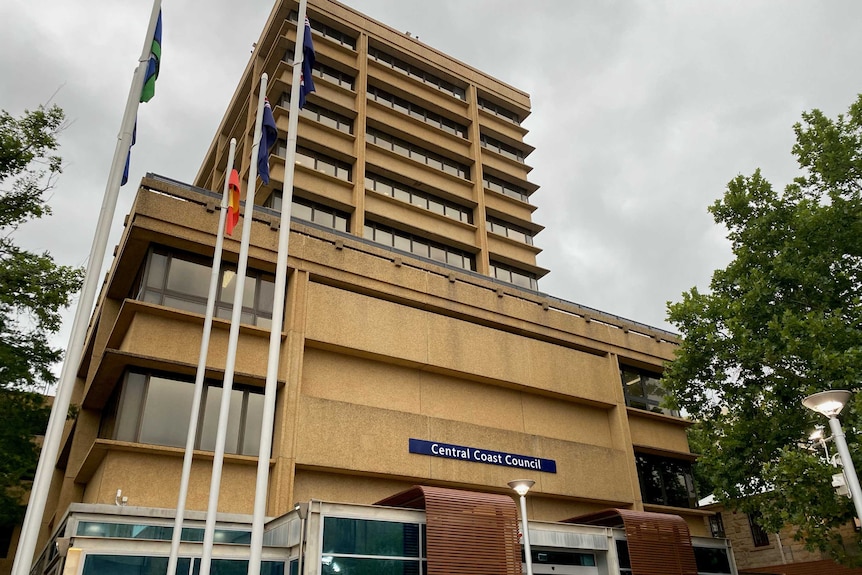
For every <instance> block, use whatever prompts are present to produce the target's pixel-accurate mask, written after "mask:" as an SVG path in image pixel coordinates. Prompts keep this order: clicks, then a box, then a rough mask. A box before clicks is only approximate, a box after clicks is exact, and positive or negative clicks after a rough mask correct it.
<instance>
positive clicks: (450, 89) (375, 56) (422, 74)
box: [368, 47, 467, 101]
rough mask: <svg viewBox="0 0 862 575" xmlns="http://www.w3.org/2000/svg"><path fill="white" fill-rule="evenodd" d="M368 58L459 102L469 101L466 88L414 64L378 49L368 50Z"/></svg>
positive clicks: (370, 48)
mask: <svg viewBox="0 0 862 575" xmlns="http://www.w3.org/2000/svg"><path fill="white" fill-rule="evenodd" d="M368 57H369V58H371V59H372V60H375V61H377V62H379V63H381V64H383V65H385V66H389V67H390V68H392V69H393V70H396V71H398V72H401V73H402V74H405V75H407V76H410V77H411V78H415V79H416V80H419V81H420V82H422V83H424V84H427V85H429V86H432V87H434V88H437V89H438V90H440V91H441V92H445V93H446V94H449V95H450V96H454V97H456V98H458V99H459V100H464V101H466V100H467V91H466V90H465V89H464V88H461V87H459V86H456V85H455V84H453V83H451V82H447V81H446V80H444V79H442V78H440V77H438V76H435V75H434V74H432V73H430V72H427V71H425V70H423V69H422V68H419V67H417V66H414V65H412V64H408V63H407V62H405V61H404V60H400V59H398V58H396V57H395V56H392V55H391V54H387V53H386V52H382V51H380V50H378V49H377V48H372V47H369V48H368Z"/></svg>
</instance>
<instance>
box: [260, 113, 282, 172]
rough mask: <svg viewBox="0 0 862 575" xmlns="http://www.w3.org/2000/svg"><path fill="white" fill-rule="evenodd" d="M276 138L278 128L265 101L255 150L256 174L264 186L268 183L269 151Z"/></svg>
mask: <svg viewBox="0 0 862 575" xmlns="http://www.w3.org/2000/svg"><path fill="white" fill-rule="evenodd" d="M277 138H278V128H276V127H275V118H273V117H272V106H270V105H269V100H268V99H266V100H265V101H264V104H263V126H261V132H260V147H259V148H258V149H257V173H258V174H259V175H260V180H261V181H262V182H263V183H264V184H268V183H269V151H270V150H271V149H272V147H273V146H274V145H275V140H276V139H277Z"/></svg>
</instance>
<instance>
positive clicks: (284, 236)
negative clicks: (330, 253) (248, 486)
mask: <svg viewBox="0 0 862 575" xmlns="http://www.w3.org/2000/svg"><path fill="white" fill-rule="evenodd" d="M306 4H307V0H300V2H299V13H298V15H297V18H296V47H295V50H294V54H293V78H292V79H291V84H290V107H289V110H288V112H289V117H288V127H287V152H286V154H285V160H284V186H283V191H282V200H281V220H280V224H279V228H278V256H277V260H276V268H275V290H274V294H273V300H272V327H271V329H270V333H269V358H268V362H267V368H266V388H265V392H264V401H263V414H262V415H261V425H260V452H259V454H258V456H257V482H256V484H255V491H254V514H253V516H252V523H251V544H250V546H249V547H250V548H249V560H248V575H260V562H261V555H262V552H263V528H264V519H265V516H266V501H267V495H268V492H269V459H270V451H271V449H272V430H273V425H274V421H273V420H274V418H275V400H276V394H277V390H278V360H279V356H280V354H281V334H282V326H283V324H284V306H285V299H286V293H285V292H286V288H287V256H288V244H289V242H290V212H291V207H292V204H293V175H294V167H295V165H296V132H297V128H298V125H299V91H300V78H301V76H302V60H303V38H304V36H303V35H304V34H305V25H304V23H305V13H306ZM288 379H289V378H288ZM298 575H302V574H301V573H300V574H298Z"/></svg>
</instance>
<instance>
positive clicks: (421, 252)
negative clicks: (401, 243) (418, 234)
mask: <svg viewBox="0 0 862 575" xmlns="http://www.w3.org/2000/svg"><path fill="white" fill-rule="evenodd" d="M411 251H412V252H413V253H414V254H416V255H417V256H422V257H423V258H427V257H428V245H427V244H424V243H422V242H419V241H416V240H413V245H412V246H411Z"/></svg>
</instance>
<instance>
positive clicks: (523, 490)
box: [509, 479, 536, 575]
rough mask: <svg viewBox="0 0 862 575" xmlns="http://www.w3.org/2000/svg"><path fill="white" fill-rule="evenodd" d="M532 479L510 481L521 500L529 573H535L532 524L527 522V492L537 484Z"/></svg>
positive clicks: (526, 560) (525, 554) (525, 556)
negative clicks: (531, 546) (531, 541)
mask: <svg viewBox="0 0 862 575" xmlns="http://www.w3.org/2000/svg"><path fill="white" fill-rule="evenodd" d="M535 484H536V482H535V481H533V480H532V479H515V480H514V481H510V482H509V487H511V488H512V489H514V490H515V493H517V494H518V497H519V498H520V500H521V524H522V525H523V526H522V527H521V529H522V531H523V533H524V560H525V562H526V565H527V575H533V552H532V551H531V550H530V526H529V523H528V522H527V492H528V491H529V490H530V488H531V487H532V486H533V485H535Z"/></svg>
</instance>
